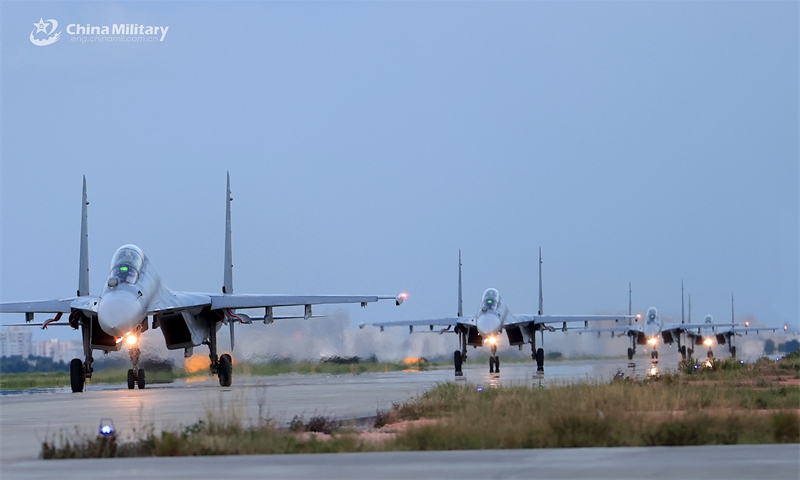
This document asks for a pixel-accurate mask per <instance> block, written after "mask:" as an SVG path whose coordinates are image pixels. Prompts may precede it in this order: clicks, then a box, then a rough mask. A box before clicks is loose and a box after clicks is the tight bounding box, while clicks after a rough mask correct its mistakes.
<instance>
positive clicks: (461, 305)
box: [458, 248, 464, 317]
mask: <svg viewBox="0 0 800 480" xmlns="http://www.w3.org/2000/svg"><path fill="white" fill-rule="evenodd" d="M463 315H464V297H463V296H462V294H461V249H460V248H459V249H458V316H459V317H462V316H463Z"/></svg>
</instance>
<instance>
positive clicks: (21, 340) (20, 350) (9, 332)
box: [0, 327, 33, 358]
mask: <svg viewBox="0 0 800 480" xmlns="http://www.w3.org/2000/svg"><path fill="white" fill-rule="evenodd" d="M32 337H33V332H31V329H30V327H8V328H6V329H2V330H0V356H3V357H11V356H13V355H19V356H21V357H23V358H28V355H30V354H32V353H33V342H31V338H32Z"/></svg>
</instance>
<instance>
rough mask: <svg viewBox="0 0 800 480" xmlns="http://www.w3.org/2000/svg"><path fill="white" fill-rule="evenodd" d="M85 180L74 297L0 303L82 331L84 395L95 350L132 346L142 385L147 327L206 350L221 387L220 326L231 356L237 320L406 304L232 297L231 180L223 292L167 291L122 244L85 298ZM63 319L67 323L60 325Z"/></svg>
mask: <svg viewBox="0 0 800 480" xmlns="http://www.w3.org/2000/svg"><path fill="white" fill-rule="evenodd" d="M86 198H87V197H86V177H84V178H83V197H82V212H81V213H82V215H81V241H80V264H79V275H78V292H77V296H74V297H69V298H62V299H58V300H44V301H33V302H13V303H0V313H24V314H25V321H26V323H25V324H24V325H39V326H41V327H42V328H47V327H48V326H50V325H69V326H71V327H72V328H74V329H80V330H81V333H82V337H83V352H84V357H85V358H84V360H83V361H81V359H79V358H75V359H73V360H72V362H71V363H70V384H71V386H72V391H73V392H82V391H83V389H84V384H85V382H86V380H87V379H89V378H91V377H92V371H93V369H92V362H93V360H94V357H93V356H92V352H93V351H94V350H102V351H103V352H105V353H108V352H110V351H117V350H120V349H121V348H122V347H123V346H124V345H127V346H128V347H129V349H130V359H131V364H132V368H131V369H130V370H128V388H130V389H133V388H134V386H135V385H138V387H139V388H144V387H145V383H146V382H145V373H144V369H142V368H139V355H140V351H139V347H138V343H139V342H138V340H139V336H140V335H141V334H142V333H144V332H145V331H146V330H148V321H147V320H148V317H152V323H151V324H150V325H149V326H150V328H153V329H158V328H160V329H161V332H162V333H163V335H164V340H165V342H166V345H167V348H168V349H170V350H176V349H184V351H185V355H186V356H189V355H191V353H192V349H193V347H196V346H199V345H207V346H208V348H209V351H210V352H209V358H210V360H211V374H212V375H216V376H217V377H218V378H219V383H220V385H221V386H230V385H231V380H232V373H231V365H232V359H231V356H230V355H229V354H227V353H226V354H223V355H221V356H218V355H217V331H218V330H219V329H220V328H221V327H222V325H223V324H227V325H229V327H230V337H231V351H232V350H233V347H234V334H233V328H234V327H233V326H234V323H236V322H239V323H251V322H252V321H253V320H263V322H264V323H265V324H269V323H272V322H273V321H274V320H275V319H281V318H306V319H308V318H310V317H311V316H312V313H311V306H312V305H319V304H328V303H331V304H338V303H360V304H361V306H362V307H365V306H366V305H367V303H370V302H377V301H378V300H384V299H390V300H394V301H395V303H396V304H397V305H400V304H401V303H403V300H405V298H406V295H405V294H400V295H397V296H383V295H234V294H233V260H232V254H231V200H232V198H231V178H230V174H228V187H227V191H226V198H225V267H224V281H223V287H222V293H221V294H218V293H187V292H176V291H173V290H170V289H169V288H167V286H166V285H164V284H163V283H162V281H161V278H160V277H159V275H158V273H156V271H155V269H154V267H153V263H152V262H151V261H150V259H149V258H147V256H145V254H144V252H142V250H141V249H140V248H139V247H137V246H135V245H123V246H122V247H120V248H119V249H118V250H117V251H116V253H114V256H113V257H112V260H111V271H110V272H109V274H108V279H107V280H106V284H105V286H104V287H103V293H102V294H101V295H99V296H97V295H90V294H89V247H88V239H89V235H88V227H87V205H88V204H89V203H88V202H87V199H86ZM299 305H303V306H304V307H305V313H304V315H303V316H302V317H297V316H283V317H281V316H276V315H275V314H274V313H273V308H274V307H287V306H299ZM250 308H263V309H264V315H263V316H261V317H250V316H248V315H245V314H243V313H237V312H236V309H250ZM35 313H50V314H55V317H53V318H51V319H49V320H47V321H46V322H44V323H42V324H35V323H31V322H32V321H33V320H34V314H35ZM64 314H67V316H68V317H67V318H68V323H58V322H59V320H60V319H61V317H62V316H63V315H64Z"/></svg>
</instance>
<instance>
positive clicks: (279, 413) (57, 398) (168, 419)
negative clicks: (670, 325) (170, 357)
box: [0, 360, 627, 463]
mask: <svg viewBox="0 0 800 480" xmlns="http://www.w3.org/2000/svg"><path fill="white" fill-rule="evenodd" d="M626 366H627V362H625V361H624V360H620V361H608V360H606V361H595V362H585V361H583V362H581V361H565V362H553V363H551V364H549V365H546V366H545V370H546V373H545V375H544V376H543V377H538V376H536V375H535V371H536V367H535V365H534V364H532V363H530V362H528V363H507V364H504V365H503V366H502V367H503V368H502V373H501V375H500V376H498V377H494V376H490V375H489V373H488V367H487V366H484V365H470V366H468V367H465V368H464V372H465V377H464V379H463V380H459V381H465V382H470V383H475V384H480V385H484V386H485V387H487V388H488V387H491V386H493V385H500V384H503V385H533V384H537V385H539V384H541V385H542V386H547V385H549V384H553V383H563V382H574V381H583V380H590V381H608V380H610V379H611V378H612V376H613V375H614V374H615V373H616V371H617V369H618V368H623V369H624V368H626ZM200 380H202V381H190V382H187V381H184V380H181V381H178V382H175V383H171V384H161V385H158V384H156V385H148V386H147V388H146V389H144V390H128V388H127V386H126V385H122V384H119V385H90V386H89V387H88V388H87V391H86V392H84V393H79V394H73V393H71V392H70V391H69V389H68V388H62V389H50V390H42V389H39V390H36V391H23V392H14V393H13V394H9V393H10V392H3V393H5V394H4V395H2V396H0V463H8V462H14V461H21V460H33V459H36V458H38V455H39V451H40V449H41V444H42V441H44V440H45V439H46V438H50V437H52V436H54V435H57V434H59V433H61V432H65V433H68V434H70V435H71V434H72V433H73V432H75V429H76V427H77V429H78V430H79V431H81V432H86V434H90V435H95V434H96V432H97V429H98V427H99V424H100V420H101V419H103V418H111V419H112V420H113V421H114V425H115V427H116V429H117V431H118V433H119V435H120V436H121V437H122V438H123V439H124V438H126V437H129V436H132V435H134V434H136V433H138V432H142V430H143V429H145V428H154V429H155V430H156V431H157V432H158V431H161V430H162V429H165V428H178V427H180V426H187V425H191V424H193V423H195V422H197V421H198V420H199V419H200V418H202V417H203V416H204V415H206V413H207V412H209V411H210V412H214V413H216V414H220V413H222V412H225V413H226V414H235V415H238V416H239V417H241V418H242V419H243V420H244V422H245V423H248V422H250V423H257V422H258V420H259V416H261V417H269V418H272V419H274V420H276V421H278V422H282V423H288V422H289V421H291V419H292V418H293V417H294V416H295V415H303V416H305V417H306V419H308V418H309V417H310V416H314V415H324V416H328V417H332V418H335V419H340V420H348V419H354V418H364V417H370V416H375V415H376V413H377V410H378V409H389V408H391V406H392V403H393V402H395V403H398V402H404V401H406V400H409V399H411V398H413V397H416V396H418V395H420V394H422V393H423V392H425V391H426V390H428V389H430V388H431V387H433V386H434V385H436V384H437V383H441V382H447V381H454V380H455V377H454V375H453V372H452V370H450V369H440V370H430V371H423V372H389V373H367V374H361V375H300V374H291V375H278V376H271V377H252V376H243V375H239V376H237V377H235V378H234V384H233V386H231V387H229V388H221V387H220V386H219V383H218V382H217V381H216V379H211V378H210V377H209V378H206V379H204V380H203V379H200Z"/></svg>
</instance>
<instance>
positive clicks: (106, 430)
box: [100, 418, 114, 437]
mask: <svg viewBox="0 0 800 480" xmlns="http://www.w3.org/2000/svg"><path fill="white" fill-rule="evenodd" d="M113 433H114V421H113V420H111V419H110V418H104V419H102V420H100V435H102V436H104V437H107V436H109V435H111V434H113Z"/></svg>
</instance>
